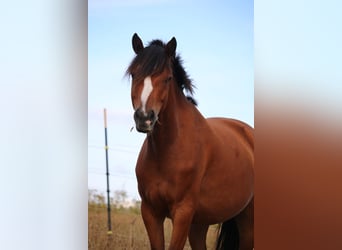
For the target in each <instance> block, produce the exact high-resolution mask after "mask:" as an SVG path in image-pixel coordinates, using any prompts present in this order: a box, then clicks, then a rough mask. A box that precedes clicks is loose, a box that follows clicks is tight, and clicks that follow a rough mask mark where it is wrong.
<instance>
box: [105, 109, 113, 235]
mask: <svg viewBox="0 0 342 250" xmlns="http://www.w3.org/2000/svg"><path fill="white" fill-rule="evenodd" d="M103 113H104V129H105V151H106V175H107V212H108V232H107V233H108V234H112V223H111V216H110V196H109V192H110V191H109V170H108V140H107V110H106V109H104V110H103Z"/></svg>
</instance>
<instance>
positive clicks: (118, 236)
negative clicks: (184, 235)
mask: <svg viewBox="0 0 342 250" xmlns="http://www.w3.org/2000/svg"><path fill="white" fill-rule="evenodd" d="M111 220H112V223H111V224H112V234H111V235H108V234H107V210H106V207H105V205H103V204H101V205H100V204H96V205H95V204H89V206H88V249H91V250H98V249H100V250H104V249H115V250H124V249H125V250H133V249H134V250H143V249H150V247H149V241H148V238H147V233H146V231H145V227H144V224H143V221H142V218H141V215H140V214H139V209H138V208H113V209H112V211H111ZM164 230H165V244H166V246H168V243H169V242H170V236H171V230H172V224H171V221H170V220H168V219H167V220H166V221H165V224H164ZM215 239H216V226H211V227H210V228H209V231H208V235H207V247H208V249H209V250H210V249H214V245H215ZM184 249H191V248H190V246H189V243H188V242H187V243H186V246H185V248H184Z"/></svg>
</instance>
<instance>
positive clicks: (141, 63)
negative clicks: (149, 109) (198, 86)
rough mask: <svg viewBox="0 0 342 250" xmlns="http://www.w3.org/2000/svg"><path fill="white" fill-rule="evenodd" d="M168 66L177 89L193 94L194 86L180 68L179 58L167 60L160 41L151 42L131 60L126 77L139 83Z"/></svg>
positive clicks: (163, 46) (163, 45)
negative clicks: (132, 78) (130, 77)
mask: <svg viewBox="0 0 342 250" xmlns="http://www.w3.org/2000/svg"><path fill="white" fill-rule="evenodd" d="M168 66H169V67H171V68H172V71H173V76H174V77H175V80H176V83H177V85H178V87H179V88H180V89H181V90H182V91H183V90H186V91H187V92H188V93H189V94H191V95H192V94H193V93H194V85H193V84H192V81H191V79H190V78H189V76H188V74H187V73H186V72H185V70H184V68H183V66H182V59H181V57H180V56H179V55H176V56H175V57H173V58H169V57H168V56H167V55H166V53H165V43H163V42H162V41H161V40H152V41H151V42H150V43H149V44H148V46H147V47H145V48H144V49H143V50H142V51H141V52H140V53H139V54H138V55H137V56H136V57H135V58H134V59H133V60H132V62H131V64H130V65H129V67H128V69H127V71H126V75H131V76H132V77H134V78H135V79H137V81H141V80H143V79H144V78H145V77H147V76H149V75H153V74H158V73H161V72H162V71H163V69H164V68H165V67H168ZM192 100H193V99H192Z"/></svg>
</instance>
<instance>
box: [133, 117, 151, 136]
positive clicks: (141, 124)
mask: <svg viewBox="0 0 342 250" xmlns="http://www.w3.org/2000/svg"><path fill="white" fill-rule="evenodd" d="M154 124H155V121H151V120H145V121H136V123H135V125H136V126H135V128H136V129H137V131H138V132H140V133H150V132H152V130H153V127H154Z"/></svg>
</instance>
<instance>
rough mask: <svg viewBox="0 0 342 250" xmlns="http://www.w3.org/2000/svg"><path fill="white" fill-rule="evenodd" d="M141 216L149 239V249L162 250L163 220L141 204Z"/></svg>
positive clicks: (150, 208)
mask: <svg viewBox="0 0 342 250" xmlns="http://www.w3.org/2000/svg"><path fill="white" fill-rule="evenodd" d="M141 215H142V218H143V220H144V224H145V228H146V230H147V234H148V237H149V239H150V244H151V249H153V250H164V220H165V217H163V216H162V215H159V214H157V213H156V212H155V211H154V210H153V208H152V207H150V206H149V205H147V204H146V203H145V202H143V201H142V202H141Z"/></svg>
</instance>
